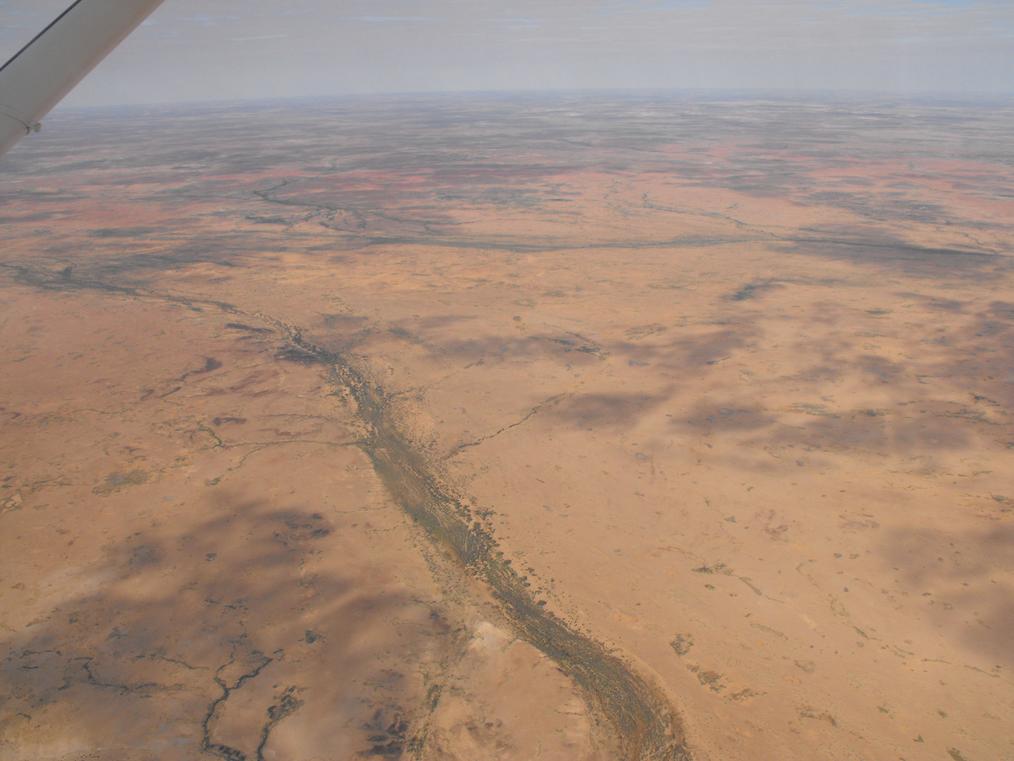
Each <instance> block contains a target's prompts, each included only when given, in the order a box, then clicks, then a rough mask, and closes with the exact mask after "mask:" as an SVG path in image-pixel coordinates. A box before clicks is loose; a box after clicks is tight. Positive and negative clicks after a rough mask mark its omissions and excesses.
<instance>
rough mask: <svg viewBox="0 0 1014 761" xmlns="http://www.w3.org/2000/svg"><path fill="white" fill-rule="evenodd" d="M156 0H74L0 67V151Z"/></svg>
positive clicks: (29, 128)
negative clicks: (75, 0)
mask: <svg viewBox="0 0 1014 761" xmlns="http://www.w3.org/2000/svg"><path fill="white" fill-rule="evenodd" d="M161 3H162V0H77V2H75V3H74V4H73V5H71V6H70V7H69V8H68V9H67V10H65V11H64V12H63V13H62V14H60V16H59V18H57V19H56V21H54V22H53V23H52V24H50V25H49V26H47V27H46V28H45V29H43V30H42V31H41V32H40V33H39V35H38V36H37V37H36V38H35V39H34V40H32V41H31V42H29V43H28V44H27V45H25V47H23V48H22V49H21V51H20V52H19V53H18V54H17V55H15V56H14V57H13V58H12V59H11V60H9V61H8V62H7V63H5V64H4V66H3V68H0V155H3V154H4V153H5V152H6V151H7V150H8V149H9V148H10V147H11V146H12V145H14V144H15V143H16V142H17V141H18V140H20V139H21V138H23V137H24V136H25V135H27V134H29V133H31V132H34V131H36V130H38V129H39V126H40V125H39V120H40V119H42V117H43V116H45V115H46V114H47V113H49V109H51V108H52V107H53V106H55V105H56V104H57V103H58V102H59V101H60V99H61V98H63V96H64V95H66V94H67V93H68V92H70V91H71V89H72V88H73V87H74V85H76V84H77V83H78V82H80V81H81V80H82V79H84V77H85V75H86V74H88V72H90V71H91V70H92V69H93V68H95V66H96V64H98V63H99V61H101V60H102V59H103V58H105V57H106V55H107V54H108V53H109V51H111V50H112V49H113V48H115V47H116V46H117V45H119V44H120V42H121V41H122V40H123V38H124V37H126V36H127V35H128V34H130V33H131V32H132V31H133V30H134V28H135V27H136V26H137V25H138V24H140V23H141V22H142V21H144V20H145V18H147V17H148V14H150V13H151V12H152V11H153V10H155V8H157V7H158V6H159V5H160V4H161Z"/></svg>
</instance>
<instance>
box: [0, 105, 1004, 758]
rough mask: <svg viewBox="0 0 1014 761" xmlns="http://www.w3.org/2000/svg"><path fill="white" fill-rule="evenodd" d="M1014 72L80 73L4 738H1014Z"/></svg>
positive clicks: (35, 143)
mask: <svg viewBox="0 0 1014 761" xmlns="http://www.w3.org/2000/svg"><path fill="white" fill-rule="evenodd" d="M1012 242H1014V104H1011V103H991V104H980V105H975V104H969V103H948V102H944V101H936V102H919V103H916V102H890V101H886V100H885V101H870V100H858V99H857V100H840V101H835V102H827V103H820V102H815V101H810V102H802V101H792V100H773V99H769V100H750V99H746V98H742V99H733V98H726V99H724V100H717V99H711V98H708V97H704V96H694V97H689V96H687V97H683V96H677V95H640V96H604V95H599V96H584V95H559V94H557V95H552V96H549V95H547V96H523V95H518V96H492V95H490V96H479V95H467V96H466V95H461V96H439V97H437V96H434V97H426V98H423V97H409V98H397V99H396V98H350V99H341V100H320V101H318V100H307V101H291V102H279V103H262V104H255V105H242V106H228V105H213V106H192V107H186V108H173V109H169V108H164V109H163V108H148V109H144V108H132V109H125V110H81V111H64V112H62V113H59V114H57V115H56V116H55V117H54V118H52V119H51V120H49V121H48V122H47V125H46V130H45V131H44V132H43V133H42V134H40V135H38V136H34V137H32V138H31V139H28V140H26V141H24V142H23V143H22V145H20V146H19V147H18V148H17V149H16V150H15V151H13V152H12V153H11V154H10V155H8V156H7V157H5V158H4V159H3V160H2V161H0V345H2V348H3V351H2V354H0V420H2V424H0V425H2V438H0V487H2V489H0V759H2V761H29V760H32V761H35V760H37V759H60V760H65V761H71V760H72V759H73V760H77V759H103V760H105V759H109V760H110V761H112V760H116V761H119V760H121V759H122V760H126V761H142V760H147V759H156V758H157V759H196V758H216V757H217V758H220V759H226V760H227V761H241V760H247V761H254V760H260V759H266V760H271V759H277V760H281V759H285V760H286V761H345V760H349V761H352V760H355V759H399V758H401V759H420V760H425V761H431V760H432V761H451V760H454V761H486V760H488V761H493V760H494V759H495V760H497V761H529V760H534V759H540V760H553V761H556V760H566V761H612V760H614V759H616V760H620V761H686V760H689V759H693V760H694V761H725V760H733V761H739V760H742V761H766V760H768V759H771V760H775V759H777V760H778V761H812V760H814V759H840V760H841V761H846V760H848V761H860V760H862V761H874V760H880V759H884V760H892V761H893V760H905V761H916V760H917V759H940V760H941V761H1002V760H1004V759H1014V726H1012V724H1011V716H1014V420H1012V408H1014V245H1012Z"/></svg>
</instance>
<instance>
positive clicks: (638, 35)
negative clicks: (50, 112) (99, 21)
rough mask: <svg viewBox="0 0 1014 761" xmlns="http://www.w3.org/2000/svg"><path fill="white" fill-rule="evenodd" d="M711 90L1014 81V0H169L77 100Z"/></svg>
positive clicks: (48, 7) (38, 1)
mask: <svg viewBox="0 0 1014 761" xmlns="http://www.w3.org/2000/svg"><path fill="white" fill-rule="evenodd" d="M69 1H70V0H0V58H3V59H4V60H6V58H7V57H8V56H10V55H12V54H13V53H15V52H16V51H17V49H18V48H20V46H21V45H23V44H24V43H25V42H27V41H28V40H29V39H31V38H32V36H34V35H35V33H36V32H37V31H38V30H40V29H41V28H42V27H44V26H45V25H46V23H48V22H49V21H50V20H51V19H52V18H54V17H55V16H56V15H58V14H59V13H60V12H61V11H62V10H63V8H64V7H66V5H68V4H69ZM698 88H703V89H717V90H726V89H732V90H789V91H815V90H816V91H829V90H830V91H841V90H847V91H886V92H892V93H897V92H900V93H906V94H922V93H934V92H940V93H948V94H955V93H969V94H1014V0H165V2H164V4H163V5H162V6H161V7H160V8H159V9H158V10H157V11H155V13H154V14H153V15H152V16H151V17H150V18H149V20H148V21H146V22H145V24H144V25H143V26H142V27H141V28H139V29H138V30H136V31H135V32H134V34H133V35H132V36H131V37H129V38H128V39H127V40H126V41H125V42H124V43H123V44H122V45H121V47H120V48H119V49H117V50H116V51H114V52H113V53H112V54H111V55H110V57H109V58H108V59H107V60H106V61H105V62H103V63H102V64H101V65H100V66H99V67H98V68H97V69H96V70H95V71H94V72H93V73H92V75H91V76H90V77H89V78H88V79H86V80H85V81H84V82H83V83H82V84H81V85H79V87H78V88H77V89H76V90H75V91H74V92H73V93H72V94H71V95H70V96H69V97H68V98H67V100H66V101H65V104H66V105H69V106H74V105H76V106H82V105H108V104H121V103H166V102H179V101H201V100H232V99H248V98H274V97H286V96H294V97H302V96H312V95H335V94H348V93H384V92H425V91H460V90H465V91H468V90H484V91H488V90H558V89H681V90H682V89H698Z"/></svg>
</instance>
